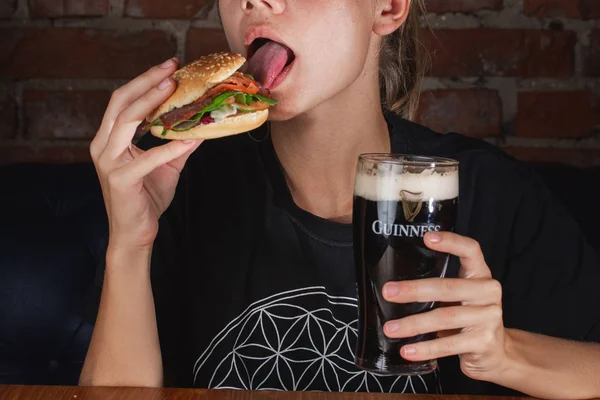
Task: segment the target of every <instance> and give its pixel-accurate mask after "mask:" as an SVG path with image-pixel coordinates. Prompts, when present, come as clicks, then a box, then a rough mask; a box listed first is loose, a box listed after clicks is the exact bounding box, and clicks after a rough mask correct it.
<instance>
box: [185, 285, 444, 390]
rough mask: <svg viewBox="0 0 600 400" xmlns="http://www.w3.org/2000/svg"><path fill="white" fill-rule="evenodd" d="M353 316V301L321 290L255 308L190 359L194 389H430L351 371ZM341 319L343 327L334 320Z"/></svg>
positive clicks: (285, 295)
mask: <svg viewBox="0 0 600 400" xmlns="http://www.w3.org/2000/svg"><path fill="white" fill-rule="evenodd" d="M315 305H318V307H315ZM356 309H357V301H356V299H353V298H350V297H335V296H330V295H329V294H327V292H326V291H325V288H324V287H308V288H303V289H296V290H291V291H287V292H282V293H279V294H276V295H273V296H270V297H267V298H265V299H263V300H260V301H257V302H255V303H253V304H252V305H250V306H249V307H248V308H247V309H246V310H245V311H244V312H243V313H242V314H240V315H239V316H238V317H237V318H235V319H234V320H233V321H231V322H230V323H229V324H228V325H227V326H226V327H225V328H224V329H223V330H222V331H221V332H219V334H217V336H216V337H215V338H214V339H213V340H212V342H211V343H210V345H209V346H208V348H207V349H206V350H205V351H204V353H203V354H202V355H201V356H200V357H199V358H198V360H197V361H196V363H195V365H194V371H193V372H194V383H196V382H197V381H198V380H201V381H202V384H203V385H206V387H209V388H221V389H245V390H294V391H309V390H318V391H336V392H337V391H343V392H348V391H368V392H394V393H428V392H429V390H432V391H433V390H435V388H432V387H428V385H427V383H429V385H430V386H437V385H435V384H431V383H430V382H426V381H425V380H424V379H423V377H421V376H413V377H410V376H381V375H377V374H374V373H371V372H366V371H361V370H359V369H358V368H356V366H355V365H354V351H353V348H354V344H355V343H356V339H357V319H356V317H355V316H356ZM342 315H345V316H346V317H347V318H350V319H351V320H350V321H348V322H344V321H342V320H340V319H339V316H342ZM348 316H349V317H348ZM436 378H437V377H436Z"/></svg>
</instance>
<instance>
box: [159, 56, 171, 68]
mask: <svg viewBox="0 0 600 400" xmlns="http://www.w3.org/2000/svg"><path fill="white" fill-rule="evenodd" d="M172 66H173V59H172V58H169V59H168V60H167V61H165V62H164V63H162V64H160V65H159V68H162V69H168V68H171V67H172Z"/></svg>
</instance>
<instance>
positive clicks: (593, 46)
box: [584, 30, 600, 77]
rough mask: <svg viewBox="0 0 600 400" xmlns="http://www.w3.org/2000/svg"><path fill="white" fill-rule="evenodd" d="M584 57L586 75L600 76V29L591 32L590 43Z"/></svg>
mask: <svg viewBox="0 0 600 400" xmlns="http://www.w3.org/2000/svg"><path fill="white" fill-rule="evenodd" d="M584 57H585V59H584V69H585V75H587V76H595V77H600V30H596V31H592V33H590V44H589V46H588V48H587V49H586V50H585V51H584Z"/></svg>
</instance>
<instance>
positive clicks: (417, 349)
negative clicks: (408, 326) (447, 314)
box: [400, 331, 481, 361]
mask: <svg viewBox="0 0 600 400" xmlns="http://www.w3.org/2000/svg"><path fill="white" fill-rule="evenodd" d="M480 339H481V338H480V333H479V332H476V331H472V332H463V333H460V334H458V335H453V336H449V337H445V338H442V339H435V340H428V341H425V342H420V343H413V344H409V345H406V346H403V347H402V348H401V349H400V355H401V356H402V357H403V358H404V359H406V360H409V361H427V360H434V359H437V358H443V357H449V356H455V355H461V354H466V353H474V352H477V350H478V349H479V348H480V345H479V343H478V342H479V341H480Z"/></svg>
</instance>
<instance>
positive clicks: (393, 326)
mask: <svg viewBox="0 0 600 400" xmlns="http://www.w3.org/2000/svg"><path fill="white" fill-rule="evenodd" d="M398 329H400V323H399V322H396V321H391V322H388V323H386V324H385V331H386V332H387V333H393V332H396V331H397V330H398Z"/></svg>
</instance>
